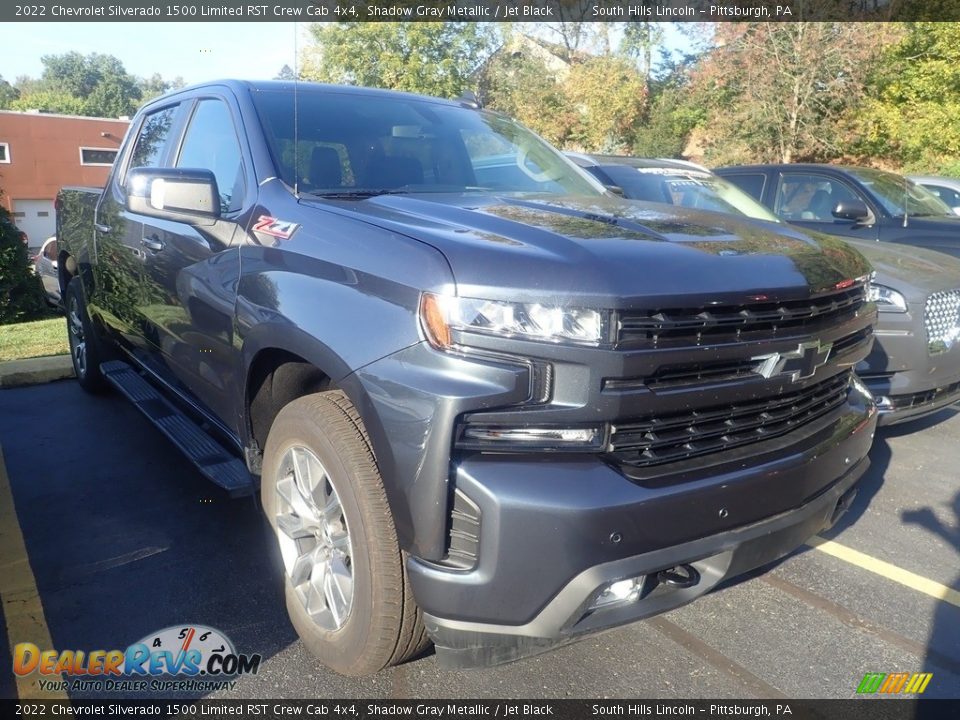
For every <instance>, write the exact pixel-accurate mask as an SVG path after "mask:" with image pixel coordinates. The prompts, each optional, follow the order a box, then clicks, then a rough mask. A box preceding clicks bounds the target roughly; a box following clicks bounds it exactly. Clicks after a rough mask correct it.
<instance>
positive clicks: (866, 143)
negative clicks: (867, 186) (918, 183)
mask: <svg viewBox="0 0 960 720" xmlns="http://www.w3.org/2000/svg"><path fill="white" fill-rule="evenodd" d="M850 120H851V124H852V126H853V132H854V137H855V139H856V140H857V142H858V145H857V150H858V151H859V154H861V155H862V156H864V157H874V158H879V159H882V160H884V161H886V162H887V163H888V164H891V165H901V166H903V167H904V168H905V169H907V170H915V171H918V172H923V173H928V172H930V173H944V174H948V175H954V176H957V175H960V25H958V24H957V23H939V22H930V23H926V22H925V23H911V24H909V25H908V26H907V29H906V34H905V35H904V37H903V39H902V40H901V41H900V42H899V43H897V44H896V45H893V46H892V47H891V48H889V50H888V51H887V52H886V53H885V54H884V55H883V57H882V58H881V62H880V63H878V64H877V68H876V71H875V73H874V76H873V78H872V81H871V83H870V85H869V87H868V97H867V98H866V99H865V101H864V103H863V105H862V106H861V107H859V108H857V110H856V111H855V112H853V113H851V116H850Z"/></svg>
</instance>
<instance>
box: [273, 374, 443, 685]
mask: <svg viewBox="0 0 960 720" xmlns="http://www.w3.org/2000/svg"><path fill="white" fill-rule="evenodd" d="M260 492H261V497H262V501H263V509H264V512H265V513H266V515H267V519H268V521H269V522H270V525H271V527H272V528H273V530H274V538H275V541H276V542H277V543H278V545H279V546H280V551H281V556H282V558H283V565H284V587H285V592H286V602H287V612H288V613H289V615H290V620H291V622H292V623H293V626H294V628H295V629H296V631H297V633H298V634H299V635H300V638H301V639H302V640H303V643H304V645H306V646H307V648H308V649H309V650H310V651H311V652H312V653H313V654H314V655H316V656H317V657H318V658H319V659H320V661H321V662H323V664H325V665H327V666H328V667H330V668H332V669H333V670H336V671H337V672H339V673H341V674H343V675H351V676H361V675H369V674H372V673H375V672H378V671H379V670H382V669H383V668H385V667H388V666H390V665H396V664H399V663H401V662H404V661H405V660H407V659H409V658H412V657H414V656H416V655H417V654H419V653H421V652H422V651H423V650H424V649H426V647H427V646H428V645H429V639H428V638H427V635H426V631H425V629H424V627H423V621H422V617H421V613H420V610H419V608H418V607H417V605H416V603H415V601H414V599H413V595H412V593H411V591H410V586H409V581H408V579H407V574H406V569H405V567H404V556H403V553H402V552H401V550H400V547H399V544H398V542H397V533H396V528H395V526H394V522H393V516H392V514H391V512H390V507H389V505H388V503H387V498H386V494H385V492H384V488H383V482H382V480H381V478H380V472H379V470H378V469H377V464H376V461H375V459H374V457H373V452H372V451H371V447H370V441H369V438H368V437H367V434H366V431H365V430H364V428H363V423H362V421H361V420H360V417H359V414H358V413H357V411H356V408H354V407H353V405H352V404H351V403H350V401H349V400H348V399H347V397H346V395H344V393H343V392H341V391H339V390H334V391H329V392H323V393H317V394H315V395H308V396H306V397H302V398H299V399H298V400H294V401H293V402H291V403H290V404H288V405H287V406H286V407H284V408H283V409H282V410H281V411H280V413H279V414H278V415H277V417H276V420H275V421H274V423H273V426H272V427H271V428H270V433H269V436H268V437H267V442H266V447H265V448H264V456H263V473H262V482H261V490H260Z"/></svg>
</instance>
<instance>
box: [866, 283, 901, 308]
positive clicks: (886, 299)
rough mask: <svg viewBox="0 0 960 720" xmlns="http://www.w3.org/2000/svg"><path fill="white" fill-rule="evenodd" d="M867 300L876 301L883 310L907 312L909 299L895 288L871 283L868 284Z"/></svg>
mask: <svg viewBox="0 0 960 720" xmlns="http://www.w3.org/2000/svg"><path fill="white" fill-rule="evenodd" d="M867 300H869V301H870V302H875V303H876V304H877V309H878V310H880V311H881V312H901V313H903V312H906V311H907V299H906V298H905V297H903V295H901V294H900V293H898V292H897V291H896V290H894V289H893V288H888V287H887V286H886V285H877V284H876V283H870V285H868V286H867Z"/></svg>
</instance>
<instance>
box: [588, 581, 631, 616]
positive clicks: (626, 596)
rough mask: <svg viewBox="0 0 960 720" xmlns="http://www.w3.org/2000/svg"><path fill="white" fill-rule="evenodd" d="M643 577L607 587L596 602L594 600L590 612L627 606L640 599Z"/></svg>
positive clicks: (618, 582)
mask: <svg viewBox="0 0 960 720" xmlns="http://www.w3.org/2000/svg"><path fill="white" fill-rule="evenodd" d="M644 577H645V576H643V575H641V576H640V577H635V578H630V579H629V580H618V581H617V582H614V583H610V584H609V585H607V586H606V587H605V588H604V589H603V592H601V593H600V594H599V595H598V596H597V598H596V600H594V601H593V602H592V603H591V604H590V607H589V608H588V609H589V610H598V609H600V608H607V607H612V606H614V605H627V604H628V603H632V602H634V601H636V600H637V598H639V597H640V590H641V589H642V588H643V580H644Z"/></svg>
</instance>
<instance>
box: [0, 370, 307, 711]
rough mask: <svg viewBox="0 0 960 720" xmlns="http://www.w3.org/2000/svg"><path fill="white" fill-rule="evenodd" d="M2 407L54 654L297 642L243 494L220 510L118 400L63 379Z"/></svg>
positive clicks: (216, 496) (214, 495)
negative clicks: (201, 635)
mask: <svg viewBox="0 0 960 720" xmlns="http://www.w3.org/2000/svg"><path fill="white" fill-rule="evenodd" d="M2 399H3V406H4V411H3V412H2V413H0V443H2V446H3V452H4V456H5V459H6V466H7V471H8V474H9V476H10V482H11V488H12V491H13V495H14V501H15V504H16V508H17V515H18V518H19V522H20V526H21V530H22V532H23V536H24V540H25V542H26V546H27V549H28V552H29V554H30V563H31V566H32V567H33V571H34V575H35V577H36V582H37V587H38V589H39V591H40V596H41V598H42V602H43V607H44V614H45V616H46V619H47V623H48V625H49V628H50V633H51V637H52V639H53V643H54V646H55V648H56V649H57V650H65V649H71V650H84V651H86V652H89V651H91V650H110V649H118V650H124V649H126V648H127V647H128V646H129V645H130V644H132V643H135V642H137V641H139V640H141V639H142V638H144V637H146V636H148V635H150V636H151V637H152V636H153V634H156V632H157V631H159V630H162V629H164V628H167V627H170V626H184V627H185V626H188V625H207V626H210V627H213V628H216V629H218V630H220V631H222V632H223V633H225V634H226V635H227V636H228V637H229V638H230V639H231V640H232V641H233V644H234V646H235V648H236V650H237V652H239V653H246V654H252V653H259V654H260V655H262V656H263V658H264V660H266V659H267V658H269V657H271V656H273V655H274V654H276V653H278V652H280V651H281V650H283V649H284V648H286V647H287V646H289V645H290V644H291V643H293V642H294V641H295V640H296V639H297V636H296V634H295V632H294V630H293V628H292V627H291V625H290V623H289V621H288V619H287V614H286V610H285V607H284V599H283V590H282V585H281V582H280V574H279V572H280V571H279V563H278V559H277V558H276V557H274V554H273V547H274V544H273V543H271V542H269V535H268V528H267V524H266V522H265V520H264V519H263V515H262V513H261V512H260V511H259V509H258V508H257V507H256V505H255V503H254V501H253V499H252V498H244V499H239V500H230V499H229V498H228V497H227V496H226V495H225V494H224V493H222V492H221V491H220V490H219V489H218V488H216V487H215V486H213V485H212V484H211V483H209V482H207V481H206V480H205V479H204V478H203V477H202V476H201V475H200V474H199V473H198V472H197V471H196V470H195V469H194V468H193V466H192V465H191V464H190V463H189V462H188V461H186V460H185V459H184V458H183V457H182V456H181V455H180V453H179V452H178V451H177V450H176V449H175V448H174V447H173V446H172V445H170V444H169V443H168V442H167V441H166V439H165V438H164V437H163V436H162V435H161V433H159V432H157V431H156V430H154V429H153V428H152V427H151V426H150V425H149V423H148V421H147V420H145V419H144V418H142V417H141V416H140V415H139V413H138V412H137V411H136V410H135V409H134V408H133V407H132V406H131V405H129V404H128V403H127V402H126V401H125V400H123V399H121V398H119V397H117V396H115V395H107V396H105V397H103V398H91V397H90V396H88V395H86V394H84V393H83V392H82V391H81V390H80V388H79V387H78V386H77V385H76V384H75V383H72V382H62V383H53V384H50V385H46V386H38V387H32V388H25V389H23V390H5V391H3V397H2ZM91 441H92V442H91ZM10 640H11V641H12V642H14V643H16V642H18V641H19V640H18V638H15V637H13V638H10ZM42 649H44V648H41V650H42ZM181 678H182V676H181ZM181 678H178V679H181ZM167 679H169V678H167ZM205 694H207V693H205V692H191V693H185V694H182V695H179V696H180V697H199V696H202V695H205ZM71 695H73V696H74V697H83V695H84V694H83V693H71ZM89 695H91V696H98V697H104V696H105V697H110V698H121V697H126V696H129V697H151V696H162V697H170V696H171V693H170V692H147V693H139V692H137V693H122V692H121V693H116V694H106V693H103V692H100V693H90V694H89Z"/></svg>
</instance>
